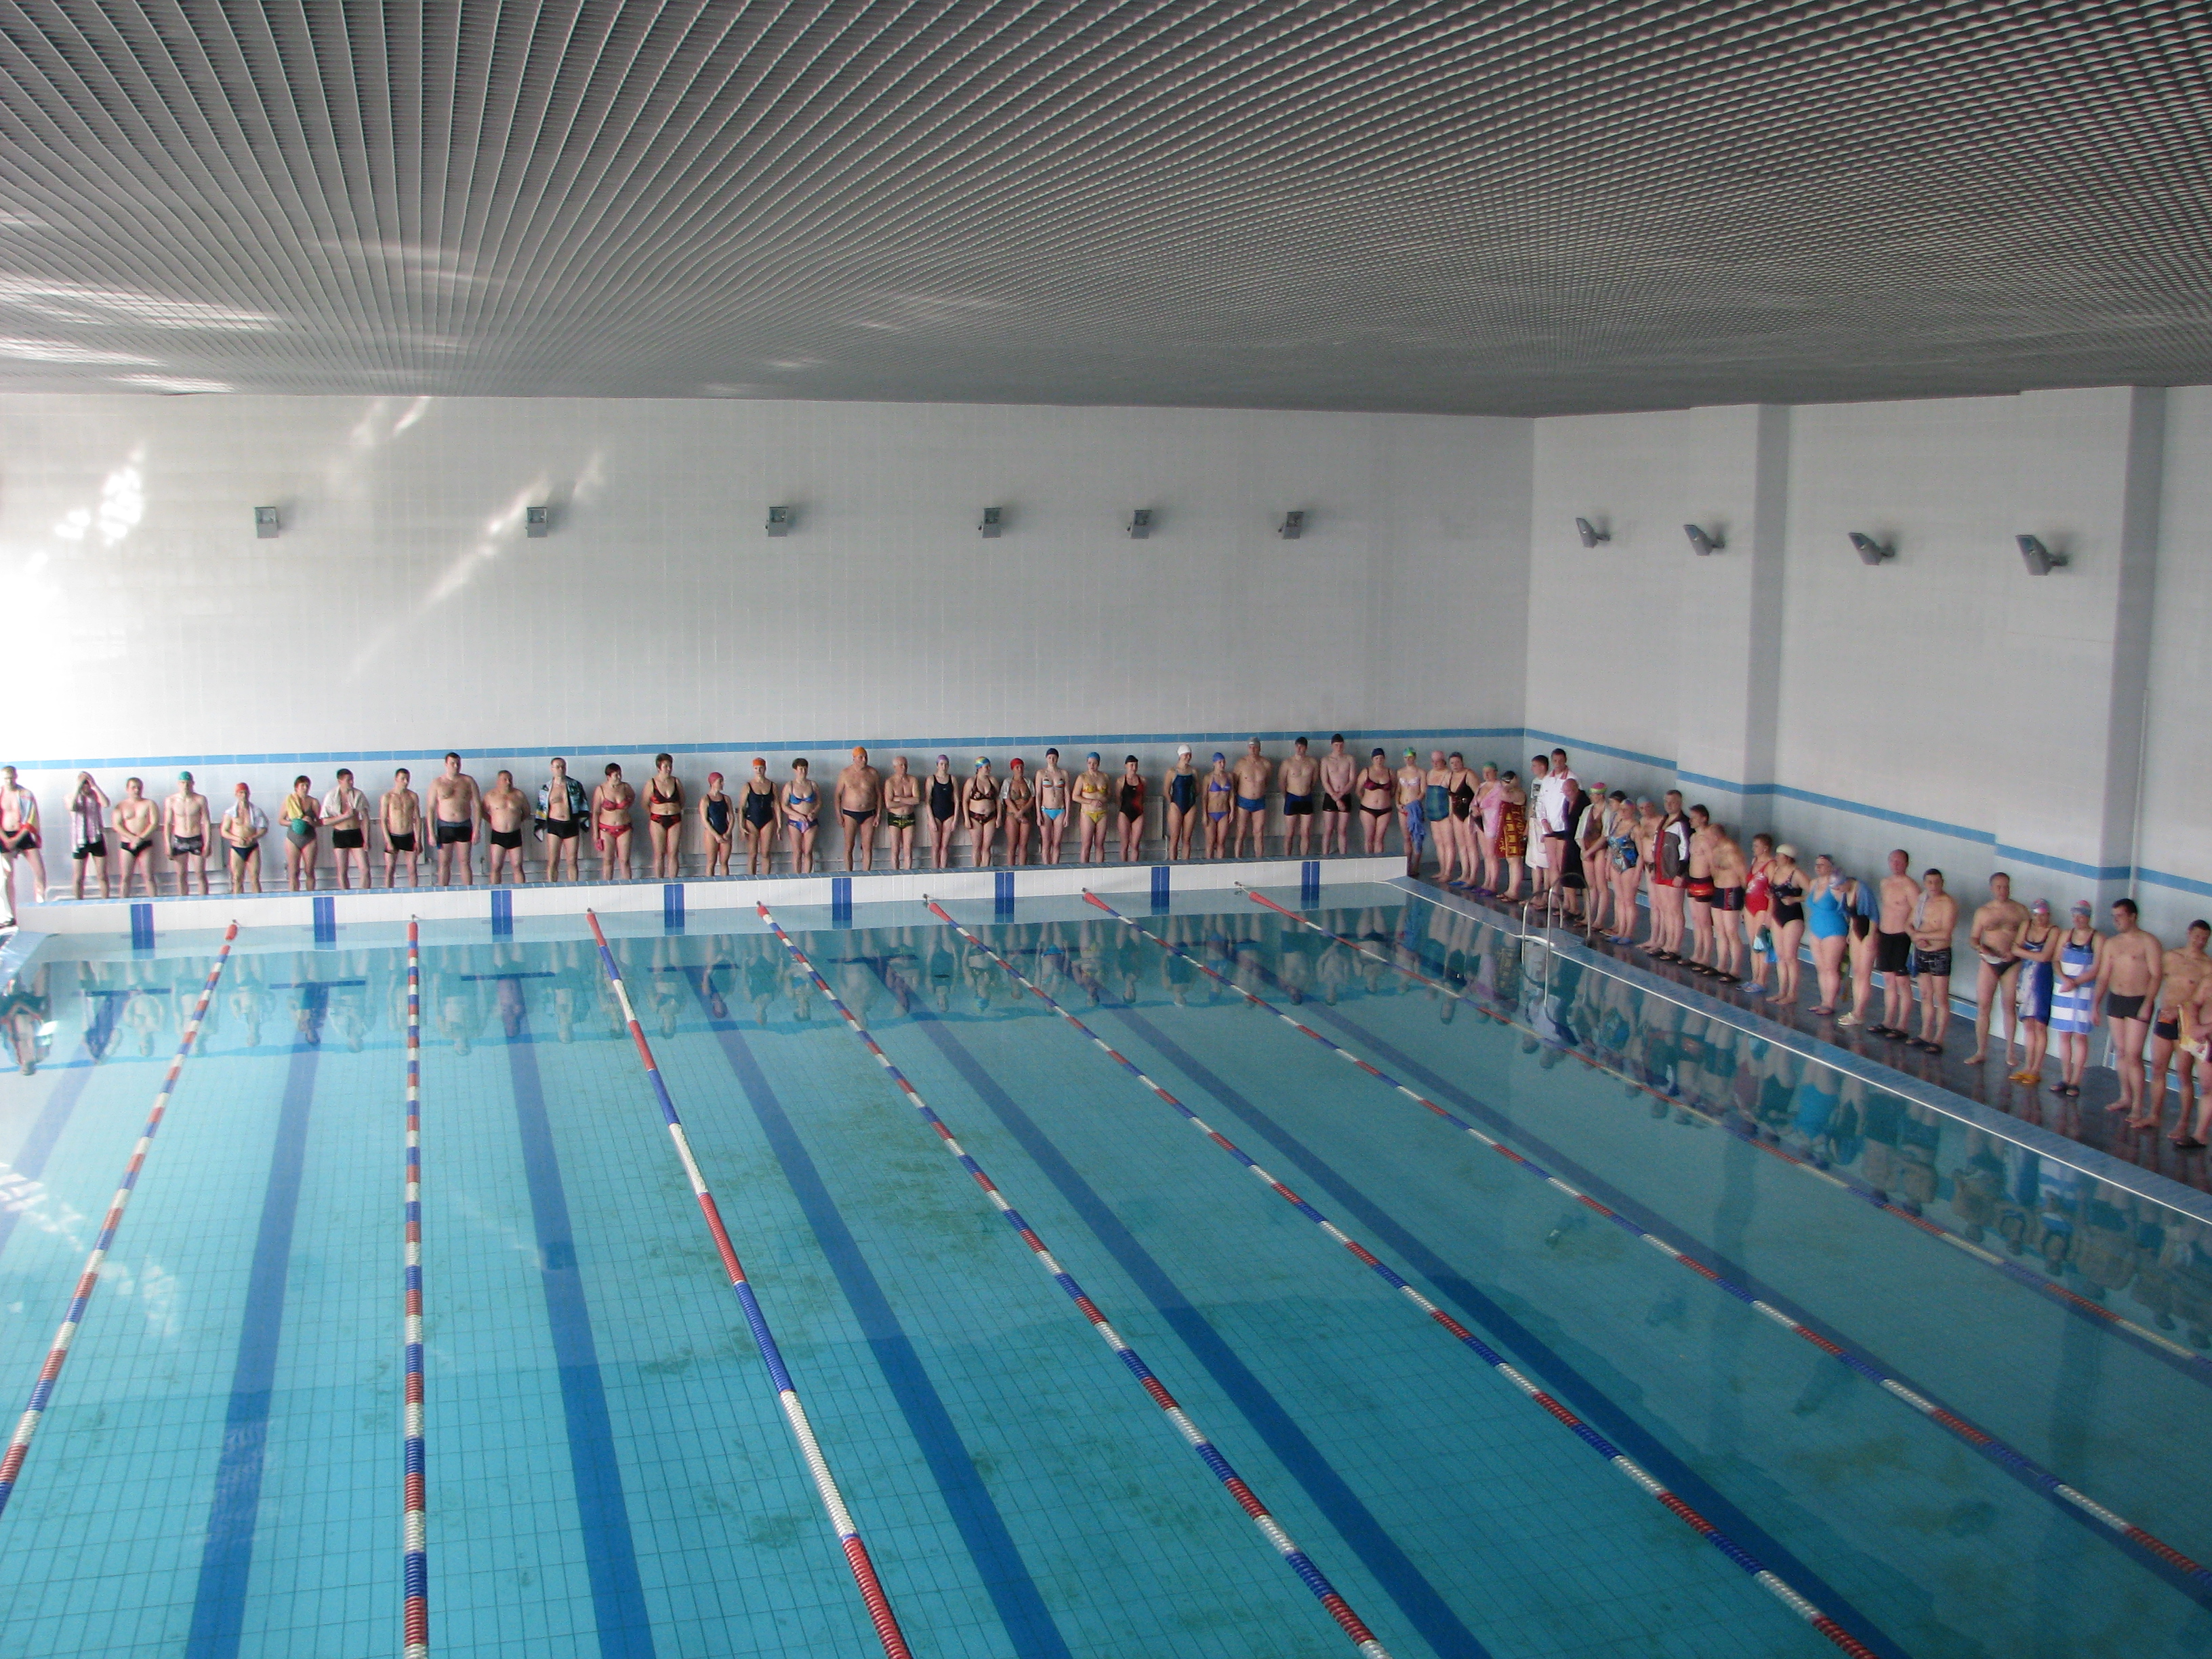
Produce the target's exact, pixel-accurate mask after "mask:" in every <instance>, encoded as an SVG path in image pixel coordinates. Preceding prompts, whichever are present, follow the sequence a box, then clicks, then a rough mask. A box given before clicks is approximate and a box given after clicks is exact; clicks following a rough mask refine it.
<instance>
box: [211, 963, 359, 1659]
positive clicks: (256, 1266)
mask: <svg viewBox="0 0 2212 1659" xmlns="http://www.w3.org/2000/svg"><path fill="white" fill-rule="evenodd" d="M327 1002H328V999H327V998H326V997H325V996H324V995H322V994H320V992H319V989H318V988H317V987H304V988H303V989H302V991H301V1009H302V1011H303V1012H305V1013H306V1015H307V1019H308V1022H309V1025H310V1029H313V1027H314V1026H316V1025H319V1024H320V1023H321V1020H322V1016H323V1012H324V1009H325V1006H327ZM320 1053H321V1050H320V1049H319V1048H316V1047H314V1046H313V1045H312V1044H307V1045H302V1046H301V1048H298V1049H296V1050H295V1052H294V1054H293V1055H292V1063H291V1065H290V1066H289V1067H288V1068H287V1069H286V1072H285V1074H284V1100H283V1106H282V1108H281V1109H279V1110H278V1112H277V1115H276V1145H275V1146H274V1147H273V1148H272V1149H271V1150H270V1154H269V1182H268V1185H267V1187H266V1188H264V1191H263V1194H262V1199H261V1227H260V1231H258V1233H257V1234H256V1236H255V1237H254V1241H253V1267H252V1273H251V1274H250V1275H249V1276H248V1278H247V1279H246V1311H245V1314H244V1316H243V1318H242V1320H241V1322H240V1328H239V1334H238V1361H237V1364H236V1365H235V1366H234V1368H233V1370H232V1372H231V1379H230V1408H229V1410H228V1412H227V1413H225V1415H224V1418H223V1425H222V1458H221V1460H220V1461H219V1462H217V1464H216V1477H215V1505H214V1507H213V1508H212V1509H211V1510H210V1511H209V1513H208V1524H207V1540H206V1542H205V1543H204V1545H203V1546H202V1547H201V1551H200V1579H199V1589H198V1591H197V1594H196V1595H194V1596H193V1598H192V1622H191V1629H190V1631H189V1632H188V1633H187V1634H186V1636H185V1656H186V1659H235V1656H236V1655H237V1653H238V1650H239V1644H240V1638H241V1635H242V1632H243V1631H244V1628H245V1618H246V1586H247V1583H248V1582H249V1581H250V1579H251V1578H252V1571H253V1531H254V1526H255V1523H256V1522H257V1521H258V1519H259V1518H260V1514H261V1474H262V1468H263V1462H264V1456H265V1455H266V1453H267V1451H268V1447H269V1403H270V1395H271V1394H272V1393H273V1392H274V1391H275V1389H276V1351H277V1346H278V1343H279V1341H280V1340H281V1339H282V1337H283V1330H284V1290H285V1285H286V1282H287V1281H288V1279H289V1277H290V1273H291V1265H292V1230H293V1225H294V1224H295V1222H296V1221H297V1220H298V1219H299V1214H300V1178H301V1173H302V1172H303V1171H304V1170H305V1169H306V1168H307V1115H308V1113H309V1112H310V1110H311V1109H313V1105H314V1100H315V1065H316V1059H317V1056H318V1055H319V1054H320Z"/></svg>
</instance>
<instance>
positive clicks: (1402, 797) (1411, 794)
mask: <svg viewBox="0 0 2212 1659" xmlns="http://www.w3.org/2000/svg"><path fill="white" fill-rule="evenodd" d="M1397 778H1398V793H1397V803H1398V817H1399V820H1400V822H1401V823H1403V824H1404V826H1405V830H1406V873H1407V875H1409V876H1418V875H1419V874H1420V873H1421V853H1422V850H1423V849H1424V848H1426V847H1427V846H1428V844H1429V815H1428V813H1427V812H1426V811H1424V810H1423V807H1422V800H1423V798H1424V797H1425V796H1426V795H1427V793H1429V775H1428V774H1427V773H1425V772H1424V771H1423V770H1421V768H1420V763H1419V761H1418V760H1417V759H1416V758H1415V757H1414V754H1413V750H1410V749H1408V750H1407V751H1406V763H1405V764H1404V765H1403V766H1401V767H1400V768H1399V769H1398V773H1397ZM1534 850H1535V849H1534V848H1530V849H1529V851H1530V854H1531V856H1532V860H1533V855H1534Z"/></svg>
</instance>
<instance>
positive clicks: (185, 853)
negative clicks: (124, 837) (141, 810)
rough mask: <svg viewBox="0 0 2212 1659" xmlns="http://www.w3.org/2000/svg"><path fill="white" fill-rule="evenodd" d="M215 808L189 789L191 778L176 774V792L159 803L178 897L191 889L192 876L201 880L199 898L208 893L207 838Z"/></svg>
mask: <svg viewBox="0 0 2212 1659" xmlns="http://www.w3.org/2000/svg"><path fill="white" fill-rule="evenodd" d="M214 814H215V809H214V807H212V806H211V805H209V804H208V798H207V797H206V796H205V795H203V794H201V793H199V791H197V789H195V788H193V787H192V775H191V773H189V772H179V773H178V774H177V793H175V794H173V795H172V796H170V797H169V798H168V799H167V800H165V801H163V802H162V803H161V829H162V833H163V834H164V835H166V836H167V837H168V842H169V862H170V863H171V864H173V865H174V866H176V870H177V893H178V896H179V897H182V896H185V895H186V894H189V893H190V892H191V890H192V877H193V875H194V874H195V873H197V875H198V877H199V878H200V896H202V897H203V898H204V897H205V896H207V892H208V867H207V861H208V839H209V836H210V834H211V832H212V831H213V829H214V827H215V826H214V824H213V823H212V822H211V820H212V818H213V817H214Z"/></svg>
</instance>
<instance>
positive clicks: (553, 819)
mask: <svg viewBox="0 0 2212 1659" xmlns="http://www.w3.org/2000/svg"><path fill="white" fill-rule="evenodd" d="M552 773H553V775H552V776H551V778H550V779H549V780H548V781H545V782H544V783H541V784H539V785H538V836H539V838H540V839H541V840H543V841H544V843H545V879H546V880H548V881H561V880H563V879H566V880H568V881H581V880H582V879H583V876H582V875H581V874H580V872H578V870H577V868H576V854H577V849H578V848H580V846H581V845H582V844H583V839H584V826H585V825H586V823H590V822H591V817H592V802H591V798H590V797H589V796H587V795H586V794H585V793H584V786H583V785H582V784H581V783H580V782H579V781H577V780H576V779H574V778H572V777H570V776H569V775H568V762H567V761H566V760H565V759H563V758H562V757H561V756H559V755H556V756H554V757H553V763H552ZM564 870H565V871H567V872H568V874H567V875H566V877H565V878H564V877H563V876H562V871H564Z"/></svg>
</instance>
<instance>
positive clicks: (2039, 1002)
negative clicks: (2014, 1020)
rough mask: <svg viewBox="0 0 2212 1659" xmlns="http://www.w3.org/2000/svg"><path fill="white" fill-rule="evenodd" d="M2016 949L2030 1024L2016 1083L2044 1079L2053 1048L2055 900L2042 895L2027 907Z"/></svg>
mask: <svg viewBox="0 0 2212 1659" xmlns="http://www.w3.org/2000/svg"><path fill="white" fill-rule="evenodd" d="M2012 953H2013V955H2014V956H2015V957H2018V958H2019V959H2020V964H2021V967H2020V992H2019V995H2020V1018H2021V1024H2023V1025H2025V1026H2027V1055H2026V1057H2025V1058H2024V1059H2022V1060H2021V1063H2020V1069H2019V1070H2018V1071H2017V1072H2015V1073H2012V1075H2011V1078H2010V1079H2009V1081H2011V1082H2014V1083H2028V1084H2034V1083H2040V1082H2041V1081H2042V1080H2043V1057H2044V1055H2045V1054H2047V1053H2049V1052H2050V1049H2051V987H2052V985H2053V984H2054V983H2055V982H2056V981H2057V969H2055V968H2054V967H2053V966H2052V963H2051V958H2052V957H2056V956H2057V954H2058V930H2057V928H2056V927H2052V926H2051V901H2050V900H2049V899H2038V900H2036V902H2034V903H2033V904H2031V905H2029V906H2028V907H2027V927H2023V928H2021V933H2020V937H2019V938H2018V939H2015V940H2014V941H2013V945H2012Z"/></svg>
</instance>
